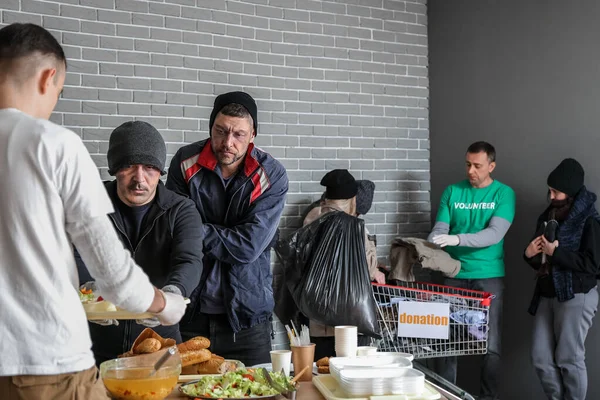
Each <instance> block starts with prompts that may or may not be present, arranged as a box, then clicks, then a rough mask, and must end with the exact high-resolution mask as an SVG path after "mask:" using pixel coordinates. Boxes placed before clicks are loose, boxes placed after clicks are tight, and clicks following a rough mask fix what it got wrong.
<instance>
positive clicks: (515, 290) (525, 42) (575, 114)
mask: <svg viewBox="0 0 600 400" xmlns="http://www.w3.org/2000/svg"><path fill="white" fill-rule="evenodd" d="M575 4H576V5H575ZM428 12H429V14H428V15H429V45H430V81H431V109H430V121H431V136H430V138H431V171H432V172H431V173H432V177H431V183H432V209H433V210H434V211H433V216H432V217H433V218H435V210H436V209H437V206H438V204H439V197H440V195H441V193H442V190H443V188H444V186H445V185H447V184H449V183H451V182H454V181H458V180H460V179H462V178H463V177H464V172H463V171H464V169H463V165H464V161H463V160H464V158H463V157H464V152H465V150H466V148H467V146H468V145H469V144H470V143H471V142H473V141H476V140H487V141H489V142H491V143H492V144H494V145H495V146H496V149H497V152H498V166H497V170H496V172H495V174H494V175H495V177H496V178H497V179H499V180H501V181H502V182H504V183H507V184H509V185H510V186H512V187H513V189H514V190H515V191H516V193H517V216H516V221H515V223H514V225H513V226H512V228H511V229H510V231H509V233H508V236H507V238H506V262H507V276H506V300H505V303H504V305H505V312H504V330H503V344H504V350H503V362H504V383H505V385H504V386H503V391H502V393H501V398H503V399H525V398H527V399H532V400H534V399H543V398H544V396H543V393H542V391H541V387H540V385H539V383H538V380H537V377H536V376H535V373H534V371H533V368H532V367H531V363H530V361H529V349H530V344H531V338H530V331H531V321H532V320H531V317H530V316H529V315H528V314H527V313H526V309H527V306H528V304H529V300H530V298H531V294H532V289H533V286H534V280H533V273H532V271H531V270H530V268H529V267H528V266H526V264H525V263H524V262H523V261H522V258H521V257H522V256H521V255H522V252H523V250H524V248H525V246H526V245H527V242H528V240H529V238H530V236H531V235H532V231H533V228H534V225H535V219H536V217H537V215H538V214H539V213H540V212H541V211H542V210H543V208H544V207H545V195H546V186H545V182H546V177H547V175H548V173H549V172H550V171H551V170H552V169H553V168H554V167H555V166H556V165H557V164H558V163H559V162H560V160H561V159H562V158H564V157H576V158H577V159H578V160H579V161H580V162H581V163H582V164H583V166H584V168H585V170H586V184H587V185H588V187H591V189H592V190H594V189H596V190H600V171H599V168H598V163H597V155H598V149H599V148H600V135H599V134H598V131H599V130H600V112H598V105H599V104H600V88H599V85H598V82H600V76H599V75H600V47H599V42H600V25H599V24H598V20H600V3H599V2H597V1H579V2H576V3H572V4H571V3H569V4H566V3H565V2H563V1H558V0H549V1H526V2H524V1H514V0H513V1H506V0H505V1H481V0H479V1H477V0H472V1H467V0H455V1H446V0H430V1H429V3H428ZM595 323H596V326H593V327H592V330H591V331H590V334H589V336H588V339H587V365H588V375H589V377H590V386H589V390H588V397H587V398H588V399H598V398H600V381H598V380H597V379H596V378H595V377H596V376H598V373H599V372H600V357H599V356H600V348H599V346H598V345H597V343H598V342H599V341H600V329H599V327H598V326H597V325H598V323H599V321H598V320H597V319H596V321H595ZM478 366H479V365H478V363H477V361H476V360H475V359H467V358H465V359H462V364H461V369H460V370H459V375H460V376H459V384H461V385H462V386H464V387H465V388H468V389H473V388H474V387H476V386H477V385H478Z"/></svg>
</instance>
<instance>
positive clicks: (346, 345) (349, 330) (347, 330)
mask: <svg viewBox="0 0 600 400" xmlns="http://www.w3.org/2000/svg"><path fill="white" fill-rule="evenodd" d="M334 331H335V355H336V356H338V357H356V349H357V347H358V330H357V328H356V326H348V325H343V326H336V327H335V330H334Z"/></svg>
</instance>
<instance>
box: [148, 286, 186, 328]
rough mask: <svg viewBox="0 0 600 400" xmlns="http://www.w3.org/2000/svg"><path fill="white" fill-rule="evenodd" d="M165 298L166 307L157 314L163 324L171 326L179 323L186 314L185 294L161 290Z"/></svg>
mask: <svg viewBox="0 0 600 400" xmlns="http://www.w3.org/2000/svg"><path fill="white" fill-rule="evenodd" d="M160 292H161V293H162V295H163V297H164V299H165V308H163V310H162V311H161V312H159V313H157V314H156V318H158V321H159V322H160V323H161V325H165V326H169V325H175V324H177V323H178V322H179V321H180V320H181V318H183V315H184V314H185V308H186V306H187V305H186V304H185V300H184V299H183V296H182V295H180V294H176V293H170V292H164V291H162V290H161V291H160Z"/></svg>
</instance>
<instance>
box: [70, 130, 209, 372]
mask: <svg viewBox="0 0 600 400" xmlns="http://www.w3.org/2000/svg"><path fill="white" fill-rule="evenodd" d="M106 157H107V159H108V168H109V171H108V172H109V174H111V175H114V176H115V177H116V179H115V180H113V181H109V182H105V183H104V186H105V187H106V191H107V193H108V196H109V197H110V199H111V201H112V204H113V207H114V210H115V212H114V213H112V214H109V217H110V220H111V222H112V224H113V226H114V228H115V230H116V231H117V234H118V236H119V239H121V242H122V243H123V245H124V246H125V248H126V249H127V250H129V252H131V255H132V257H133V258H134V259H135V261H136V262H137V263H138V264H139V265H140V266H141V267H142V269H143V270H144V272H145V273H146V274H148V277H149V278H150V281H151V282H152V283H153V284H154V285H155V286H157V287H159V288H162V290H163V291H165V292H171V293H177V294H180V295H182V296H184V297H189V296H191V294H192V292H193V291H194V289H195V288H196V286H197V285H198V283H199V282H200V276H201V274H202V257H203V253H202V239H203V230H202V220H201V219H200V214H199V213H198V210H197V209H196V205H195V204H194V202H193V201H191V200H190V199H188V198H186V197H184V196H181V195H179V194H177V193H175V192H173V191H171V190H169V189H167V188H166V187H165V186H164V185H163V183H162V182H161V181H160V176H161V175H162V174H164V169H165V163H166V158H167V151H166V145H165V142H164V140H163V138H162V136H161V135H160V133H159V132H158V131H157V130H156V128H154V127H153V126H152V125H150V124H149V123H147V122H144V121H129V122H125V123H123V124H122V125H120V126H119V127H117V128H116V129H115V130H114V131H113V132H112V133H111V135H110V140H109V145H108V152H107V155H106ZM75 260H76V262H77V269H78V272H79V280H80V283H81V284H82V285H83V286H86V287H88V288H90V287H93V286H94V283H93V282H91V280H92V277H91V276H90V274H89V272H88V270H87V268H86V266H85V264H84V263H83V261H82V260H81V258H80V257H78V255H77V254H76V257H75ZM100 294H101V293H100ZM147 327H150V328H152V329H153V330H154V331H155V332H156V333H158V334H159V335H161V336H162V337H164V338H170V339H175V341H176V342H177V343H180V342H181V341H182V339H181V334H180V332H179V325H178V324H176V325H172V326H162V325H160V323H159V322H158V320H157V319H156V318H148V319H141V320H135V321H133V320H126V321H118V322H117V321H116V320H100V321H91V323H90V334H91V337H92V351H93V352H94V356H95V358H96V364H98V365H99V364H100V363H102V362H103V361H106V360H110V359H113V358H116V357H117V356H118V355H120V354H122V353H125V352H127V351H129V350H131V346H132V345H133V342H134V341H135V339H136V338H137V336H138V335H139V334H140V333H141V332H142V331H143V330H144V329H145V328H147Z"/></svg>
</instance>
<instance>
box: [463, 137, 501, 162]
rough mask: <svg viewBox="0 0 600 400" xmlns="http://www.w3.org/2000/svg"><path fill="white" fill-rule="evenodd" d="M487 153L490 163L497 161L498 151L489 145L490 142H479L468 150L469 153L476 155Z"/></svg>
mask: <svg viewBox="0 0 600 400" xmlns="http://www.w3.org/2000/svg"><path fill="white" fill-rule="evenodd" d="M481 152H483V153H485V154H487V156H488V160H489V161H490V162H494V161H496V149H495V148H494V146H492V145H491V144H489V143H488V142H484V141H479V142H475V143H473V144H471V145H470V146H469V148H468V149H467V153H471V154H476V153H481Z"/></svg>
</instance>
